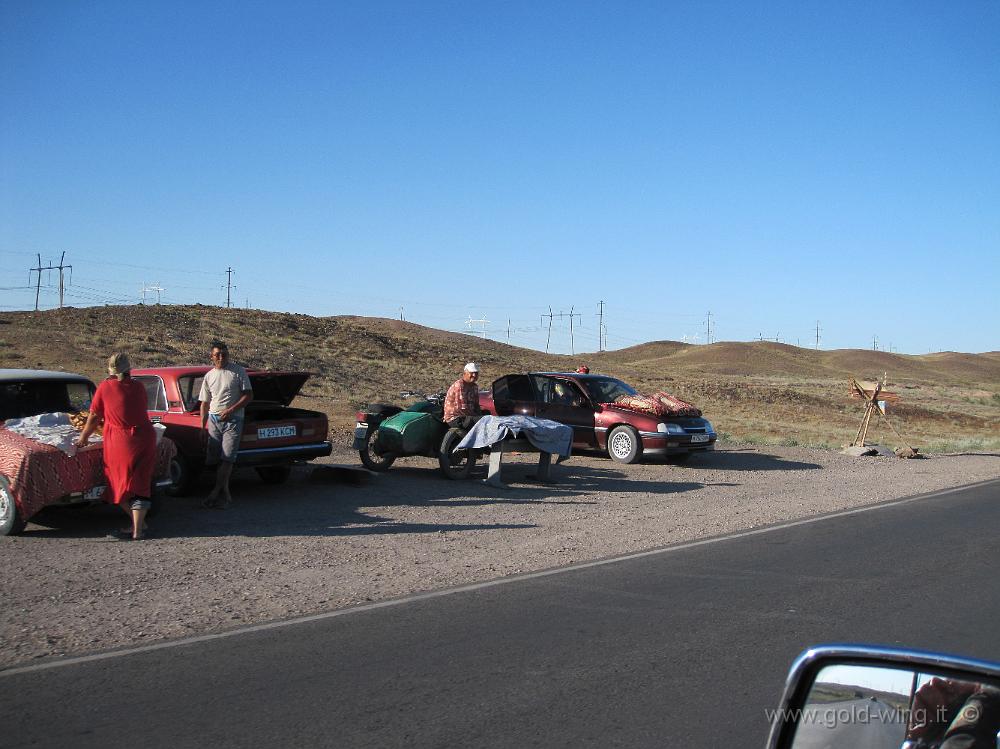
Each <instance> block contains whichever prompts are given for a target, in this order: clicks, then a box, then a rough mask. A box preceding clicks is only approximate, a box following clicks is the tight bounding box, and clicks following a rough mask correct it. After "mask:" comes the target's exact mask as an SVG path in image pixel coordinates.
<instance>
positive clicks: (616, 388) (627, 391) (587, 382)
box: [580, 377, 636, 403]
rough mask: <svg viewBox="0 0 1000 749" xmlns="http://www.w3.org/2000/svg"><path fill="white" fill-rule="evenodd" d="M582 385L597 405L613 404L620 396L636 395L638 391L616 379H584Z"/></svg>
mask: <svg viewBox="0 0 1000 749" xmlns="http://www.w3.org/2000/svg"><path fill="white" fill-rule="evenodd" d="M580 384H581V385H583V386H584V387H585V388H586V389H587V393H588V394H589V395H590V397H591V399H592V400H593V401H594V402H595V403H612V402H614V400H615V398H617V397H618V396H620V395H636V389H635V388H633V387H631V386H630V385H626V384H625V383H624V382H622V381H621V380H616V379H615V378H614V377H584V378H581V379H580Z"/></svg>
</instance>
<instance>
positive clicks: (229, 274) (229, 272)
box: [226, 268, 236, 307]
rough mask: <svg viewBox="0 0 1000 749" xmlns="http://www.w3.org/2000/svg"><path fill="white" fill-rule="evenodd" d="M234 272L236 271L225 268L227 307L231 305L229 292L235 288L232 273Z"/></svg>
mask: <svg viewBox="0 0 1000 749" xmlns="http://www.w3.org/2000/svg"><path fill="white" fill-rule="evenodd" d="M235 272H236V271H234V270H233V269H232V268H226V306H227V307H232V306H233V304H232V298H231V294H232V291H233V289H235V288H236V287H235V286H233V274H234V273H235Z"/></svg>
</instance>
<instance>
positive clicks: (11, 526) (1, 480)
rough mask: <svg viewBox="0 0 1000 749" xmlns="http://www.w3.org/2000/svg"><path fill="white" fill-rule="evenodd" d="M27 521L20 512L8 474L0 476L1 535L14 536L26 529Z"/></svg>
mask: <svg viewBox="0 0 1000 749" xmlns="http://www.w3.org/2000/svg"><path fill="white" fill-rule="evenodd" d="M25 525H27V523H26V522H25V521H24V519H23V518H22V517H21V513H20V512H18V509H17V502H15V501H14V492H12V491H11V489H10V482H9V481H7V477H6V476H0V536H13V535H16V534H18V533H20V532H21V531H23V530H24V526H25Z"/></svg>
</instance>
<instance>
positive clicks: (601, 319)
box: [597, 299, 604, 351]
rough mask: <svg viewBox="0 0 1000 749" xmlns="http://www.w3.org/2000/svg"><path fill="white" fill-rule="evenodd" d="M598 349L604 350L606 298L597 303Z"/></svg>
mask: <svg viewBox="0 0 1000 749" xmlns="http://www.w3.org/2000/svg"><path fill="white" fill-rule="evenodd" d="M597 305H598V307H597V350H598V351H604V339H603V333H604V300H603V299H602V300H601V301H599V302H598V303H597Z"/></svg>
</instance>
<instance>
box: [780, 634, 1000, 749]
mask: <svg viewBox="0 0 1000 749" xmlns="http://www.w3.org/2000/svg"><path fill="white" fill-rule="evenodd" d="M768 718H769V719H770V721H771V733H770V738H769V739H768V744H767V745H768V747H769V748H770V749H813V748H815V747H827V748H828V749H857V747H861V746H865V747H869V746H870V747H879V748H880V749H881V748H882V747H885V748H886V749H890V748H891V749H953V748H954V749H958V748H959V747H961V749H985V748H987V747H988V749H1000V742H998V732H1000V664H996V663H990V662H987V661H979V660H973V659H968V658H958V657H954V656H949V655H944V654H941V653H930V652H921V651H916V650H898V649H892V648H880V647H865V646H857V645H820V646H816V647H813V648H810V649H809V650H807V651H805V652H804V653H802V654H801V655H800V656H799V657H798V658H797V659H796V661H795V663H794V664H793V665H792V668H791V671H790V672H789V675H788V678H787V680H786V682H785V689H784V694H783V695H782V699H781V704H780V706H779V708H778V709H777V710H775V711H774V712H773V714H771V715H769V716H768Z"/></svg>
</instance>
